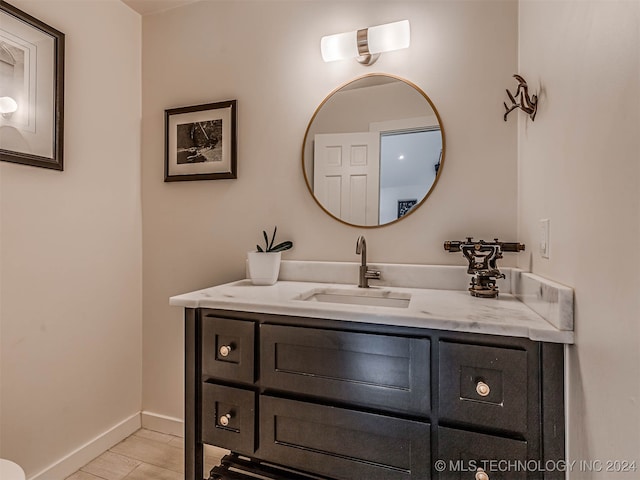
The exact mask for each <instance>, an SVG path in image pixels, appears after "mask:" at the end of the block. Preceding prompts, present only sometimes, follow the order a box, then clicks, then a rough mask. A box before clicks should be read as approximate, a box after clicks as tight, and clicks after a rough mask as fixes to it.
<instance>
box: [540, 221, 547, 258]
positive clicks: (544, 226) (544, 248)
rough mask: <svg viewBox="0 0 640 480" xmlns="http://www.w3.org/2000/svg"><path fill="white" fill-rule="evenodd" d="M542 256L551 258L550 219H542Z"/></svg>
mask: <svg viewBox="0 0 640 480" xmlns="http://www.w3.org/2000/svg"><path fill="white" fill-rule="evenodd" d="M540 255H541V256H542V258H549V219H548V218H542V219H540Z"/></svg>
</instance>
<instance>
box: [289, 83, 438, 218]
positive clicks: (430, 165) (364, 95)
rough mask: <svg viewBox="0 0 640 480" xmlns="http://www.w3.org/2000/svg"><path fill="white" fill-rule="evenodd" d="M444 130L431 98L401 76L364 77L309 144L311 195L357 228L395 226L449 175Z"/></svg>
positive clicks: (329, 109)
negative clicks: (444, 171)
mask: <svg viewBox="0 0 640 480" xmlns="http://www.w3.org/2000/svg"><path fill="white" fill-rule="evenodd" d="M444 159H445V138H444V129H443V126H442V121H441V119H440V115H439V114H438V111H437V110H436V108H435V106H434V105H433V102H432V101H431V99H429V97H428V96H427V94H426V93H424V92H423V91H422V90H421V89H420V88H418V87H417V86H416V85H414V84H413V83H411V82H409V81H407V80H405V79H403V78H400V77H396V76H394V75H389V74H381V73H374V74H369V75H364V76H362V77H358V78H356V79H354V80H351V81H350V82H348V83H346V84H344V85H342V86H340V87H339V88H337V89H335V90H334V91H333V92H331V93H330V94H329V95H328V96H327V97H326V98H325V99H324V100H323V101H322V103H321V104H320V105H319V106H318V108H317V109H316V111H315V112H314V114H313V116H312V117H311V120H310V121H309V125H308V126H307V130H306V132H305V135H304V140H303V144H302V169H303V173H304V178H305V181H306V183H307V187H308V188H309V192H310V193H311V195H312V196H313V198H314V199H315V201H316V202H317V203H318V205H319V206H320V208H322V209H323V210H324V211H325V212H326V213H327V214H329V215H331V216H332V217H334V218H335V219H336V220H339V221H340V222H343V223H346V224H349V225H353V226H357V227H380V226H383V225H389V224H391V223H395V222H397V221H399V220H401V219H402V218H404V217H406V216H407V215H410V214H411V213H413V212H414V211H415V210H416V209H417V208H419V207H420V205H422V204H423V203H424V202H425V201H426V200H427V198H428V197H429V195H430V194H431V192H432V191H433V189H434V188H435V186H436V184H437V183H438V179H439V178H440V175H441V173H442V167H443V165H444Z"/></svg>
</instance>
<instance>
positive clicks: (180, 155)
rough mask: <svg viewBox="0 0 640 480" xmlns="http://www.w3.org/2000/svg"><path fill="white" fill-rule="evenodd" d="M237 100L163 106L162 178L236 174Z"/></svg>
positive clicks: (168, 179) (228, 176) (231, 176)
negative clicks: (163, 156) (163, 162)
mask: <svg viewBox="0 0 640 480" xmlns="http://www.w3.org/2000/svg"><path fill="white" fill-rule="evenodd" d="M237 102H238V101H237V100H228V101H224V102H216V103H207V104H204V105H194V106H190V107H180V108H171V109H168V110H165V168H164V181H165V182H179V181H190V180H219V179H234V178H237V143H238V141H237V133H236V132H237V122H238V115H237Z"/></svg>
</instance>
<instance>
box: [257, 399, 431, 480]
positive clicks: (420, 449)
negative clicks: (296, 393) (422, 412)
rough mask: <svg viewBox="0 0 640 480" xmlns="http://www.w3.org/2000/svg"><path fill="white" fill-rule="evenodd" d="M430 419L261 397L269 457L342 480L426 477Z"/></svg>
mask: <svg viewBox="0 0 640 480" xmlns="http://www.w3.org/2000/svg"><path fill="white" fill-rule="evenodd" d="M429 435H430V426H429V424H426V423H421V422H416V421H411V420H404V419H398V418H392V417H387V416H384V415H377V414H372V413H365V412H358V411H353V410H347V409H341V408H335V407H328V406H324V405H317V404H313V403H305V402H298V401H294V400H286V399H282V398H275V397H267V396H261V398H260V448H259V451H258V455H259V457H260V458H263V459H265V460H267V461H270V462H273V463H278V464H282V465H287V466H289V467H293V468H299V469H300V470H303V471H306V472H310V473H315V474H319V475H324V476H327V477H330V478H335V479H341V480H351V479H353V480H363V479H367V480H408V479H414V480H427V479H429V478H430V477H431V473H430V471H431V466H430V442H429Z"/></svg>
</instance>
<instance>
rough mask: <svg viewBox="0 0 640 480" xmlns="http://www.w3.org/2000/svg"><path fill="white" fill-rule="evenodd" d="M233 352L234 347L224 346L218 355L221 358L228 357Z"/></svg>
mask: <svg viewBox="0 0 640 480" xmlns="http://www.w3.org/2000/svg"><path fill="white" fill-rule="evenodd" d="M232 350H233V345H222V346H221V347H220V348H219V349H218V353H219V354H220V356H221V357H228V356H229V354H230V353H231V351H232Z"/></svg>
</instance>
